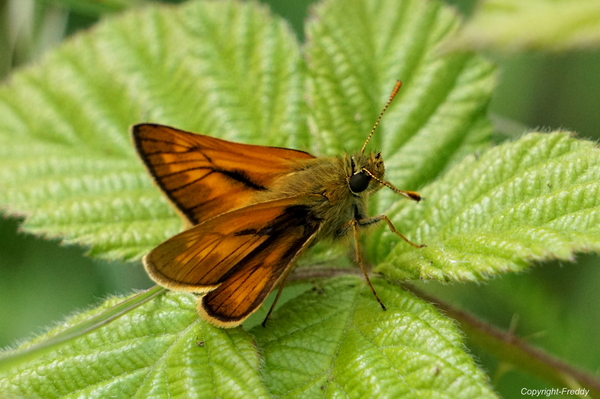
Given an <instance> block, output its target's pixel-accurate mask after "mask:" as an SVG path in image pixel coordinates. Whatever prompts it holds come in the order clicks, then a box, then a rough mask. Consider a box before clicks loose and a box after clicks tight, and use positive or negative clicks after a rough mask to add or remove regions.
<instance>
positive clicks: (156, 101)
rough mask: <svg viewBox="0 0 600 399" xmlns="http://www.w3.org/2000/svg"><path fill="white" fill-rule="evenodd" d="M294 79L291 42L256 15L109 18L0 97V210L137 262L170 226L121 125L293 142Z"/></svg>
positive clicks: (298, 132)
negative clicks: (154, 124) (157, 124)
mask: <svg viewBox="0 0 600 399" xmlns="http://www.w3.org/2000/svg"><path fill="white" fill-rule="evenodd" d="M231 27H235V29H231ZM302 85H303V75H302V61H301V59H300V53H299V49H298V45H297V43H296V41H295V38H294V37H293V35H292V33H291V32H290V31H289V29H288V27H287V25H286V24H285V23H284V22H283V21H281V20H278V19H273V18H272V17H271V16H270V15H269V13H268V12H267V10H266V9H265V8H263V7H260V6H257V5H253V4H239V3H235V2H229V3H215V2H193V3H190V4H188V5H186V6H183V7H180V8H148V9H145V10H136V11H134V12H131V13H129V14H127V15H124V16H122V17H120V18H116V19H108V20H107V21H106V22H105V23H102V24H99V25H98V27H97V28H96V29H95V30H93V31H91V32H88V33H85V34H82V35H79V36H77V37H76V38H75V39H73V40H71V41H69V42H68V43H66V44H65V45H63V46H62V47H61V48H59V49H58V50H57V51H55V52H53V53H52V55H50V56H49V57H48V58H47V59H45V60H44V62H42V63H41V64H40V65H37V66H35V67H33V68H30V69H27V70H24V71H21V72H20V73H16V74H15V75H14V76H13V78H12V79H11V81H10V82H9V84H7V85H5V86H4V87H2V88H1V89H0V143H2V146H1V148H0V170H1V172H0V184H2V187H3V189H2V190H0V202H1V203H2V204H4V206H6V207H7V208H8V211H9V212H14V213H19V214H26V215H27V216H28V218H27V220H26V223H25V224H24V226H23V227H24V229H25V230H26V231H29V232H32V233H36V234H45V235H47V236H52V237H60V238H63V239H64V240H65V241H66V242H71V243H79V244H83V245H89V246H90V247H91V254H93V255H95V256H99V257H103V258H109V259H114V258H126V259H128V258H138V257H140V256H141V255H143V254H145V253H146V252H148V251H149V250H150V249H151V248H152V247H153V246H155V245H156V244H158V243H159V242H161V241H163V240H165V239H166V238H168V237H170V236H172V235H174V234H175V233H177V232H178V231H179V230H180V229H181V221H180V220H179V218H178V217H177V216H176V214H175V212H174V210H173V209H172V208H171V206H170V205H169V204H167V202H166V201H165V200H164V198H163V196H162V194H161V193H160V192H159V191H158V190H157V189H156V188H155V187H154V186H153V185H152V183H151V182H150V179H149V177H148V175H147V173H146V172H145V171H144V169H143V166H142V163H141V161H140V160H139V159H138V158H137V157H136V155H135V153H134V150H133V146H132V144H131V142H130V139H129V137H128V136H129V132H128V131H129V126H130V125H132V124H134V123H139V122H142V121H148V122H160V123H164V124H171V125H174V126H177V127H179V128H184V129H189V130H193V131H198V132H204V133H207V134H211V135H216V136H221V137H225V138H227V139H232V140H239V141H246V142H255V143H258V144H273V145H279V146H291V147H302V146H306V145H307V143H308V135H307V130H306V127H305V122H304V120H303V119H302V118H301V114H302V113H303V111H302V110H303V107H304V105H303V102H302V94H303V93H302Z"/></svg>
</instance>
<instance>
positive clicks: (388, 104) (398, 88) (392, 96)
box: [360, 80, 402, 152]
mask: <svg viewBox="0 0 600 399" xmlns="http://www.w3.org/2000/svg"><path fill="white" fill-rule="evenodd" d="M400 87H402V81H400V80H398V81H396V86H395V87H394V90H392V94H391V95H390V98H389V99H388V101H387V103H386V104H385V107H383V110H382V111H381V113H380V114H379V118H377V121H375V125H374V126H373V129H371V133H369V137H367V140H365V143H364V144H363V146H362V149H361V150H360V152H365V148H366V147H367V144H369V140H371V137H373V133H375V129H377V126H379V122H380V121H381V118H382V117H383V114H384V113H385V111H386V110H387V109H388V107H389V106H390V104H391V103H392V100H393V99H394V97H396V94H398V91H399V90H400Z"/></svg>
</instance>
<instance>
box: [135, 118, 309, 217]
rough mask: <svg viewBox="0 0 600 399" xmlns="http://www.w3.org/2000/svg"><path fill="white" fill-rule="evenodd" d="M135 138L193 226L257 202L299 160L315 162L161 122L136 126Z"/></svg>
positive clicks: (160, 182)
mask: <svg viewBox="0 0 600 399" xmlns="http://www.w3.org/2000/svg"><path fill="white" fill-rule="evenodd" d="M132 136H133V141H134V143H135V146H136V148H137V151H138V153H139V155H140V157H141V158H142V160H143V161H144V163H145V164H146V166H147V168H148V170H149V171H150V173H151V174H152V176H153V177H154V179H155V181H156V183H157V184H158V185H159V187H160V188H161V189H162V191H163V192H164V193H165V194H166V195H167V196H168V197H169V199H170V200H171V201H172V202H173V204H174V205H175V206H176V207H177V208H178V209H179V211H180V212H181V213H182V214H183V215H184V216H185V217H186V218H187V219H188V221H189V222H190V224H191V225H195V224H198V223H201V222H203V221H205V220H208V219H210V218H212V217H214V216H217V215H220V214H222V213H225V212H228V211H230V210H232V209H237V208H241V207H243V206H246V205H249V204H251V203H253V202H254V195H255V194H256V193H257V192H260V191H265V190H269V188H270V186H271V184H272V183H273V182H274V181H275V180H276V179H277V178H278V177H279V176H281V175H284V174H287V173H290V172H292V171H293V170H294V167H295V165H296V163H295V161H297V160H301V159H311V158H314V157H313V156H312V155H310V154H308V153H306V152H303V151H297V150H291V149H286V148H278V147H265V146H258V145H249V144H239V143H233V142H230V141H226V140H221V139H217V138H214V137H209V136H205V135H201V134H195V133H190V132H185V131H183V130H179V129H175V128H172V127H168V126H163V125H155V124H139V125H136V126H134V127H133V128H132Z"/></svg>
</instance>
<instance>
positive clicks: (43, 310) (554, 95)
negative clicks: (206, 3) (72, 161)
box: [0, 0, 600, 398]
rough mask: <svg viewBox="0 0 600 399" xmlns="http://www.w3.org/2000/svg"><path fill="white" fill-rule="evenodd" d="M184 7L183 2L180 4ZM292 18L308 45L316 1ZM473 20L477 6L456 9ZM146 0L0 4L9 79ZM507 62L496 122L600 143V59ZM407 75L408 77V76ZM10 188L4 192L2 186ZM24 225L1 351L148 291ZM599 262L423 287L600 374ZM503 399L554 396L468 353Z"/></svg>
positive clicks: (140, 278) (12, 244) (0, 73)
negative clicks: (536, 393) (306, 33)
mask: <svg viewBox="0 0 600 399" xmlns="http://www.w3.org/2000/svg"><path fill="white" fill-rule="evenodd" d="M171 2H172V3H176V2H178V1H171ZM265 2H266V3H269V4H270V6H271V8H272V9H273V10H274V12H275V13H277V14H280V15H281V16H283V17H285V18H286V19H287V20H288V21H289V22H290V23H291V25H292V26H293V28H294V29H295V31H296V33H297V34H298V37H299V38H300V40H302V39H303V34H302V29H303V21H304V19H305V18H306V16H307V15H308V12H309V11H308V8H309V6H310V4H311V3H312V2H313V1H312V0H294V1H276V0H271V1H265ZM447 2H448V3H451V4H452V5H454V6H455V7H456V8H457V9H458V10H459V11H460V12H461V13H463V14H464V15H468V14H469V13H470V12H471V11H472V9H473V6H474V5H473V3H474V1H467V0H465V1H459V0H456V1H450V0H448V1H447ZM142 3H147V1H144V0H106V1H102V2H98V1H94V0H62V1H58V0H56V1H50V0H47V1H41V0H38V1H35V0H0V21H1V22H0V78H1V79H2V80H3V81H5V80H6V79H7V78H8V77H9V76H10V74H11V72H12V71H13V70H15V69H18V68H21V67H23V66H26V65H27V64H29V63H32V62H34V61H35V60H36V59H37V58H38V57H40V56H41V55H42V54H43V53H44V52H46V51H48V50H49V49H51V48H52V47H54V46H56V45H57V44H59V43H60V42H61V41H62V40H64V38H65V37H67V36H69V35H72V34H74V33H75V32H77V31H78V30H81V29H86V28H88V27H90V26H91V25H93V24H94V23H96V22H97V21H98V20H99V19H101V18H104V17H107V16H108V15H109V14H111V13H114V12H119V11H121V10H123V9H125V8H127V7H130V6H140V5H142ZM489 57H490V58H491V59H492V60H493V61H495V62H497V63H498V65H499V79H498V88H497V91H496V94H495V97H494V99H493V101H492V105H491V114H492V115H493V117H494V120H495V121H496V122H497V123H498V127H499V128H501V129H502V130H507V131H510V132H511V133H513V134H520V133H521V132H522V131H523V130H524V129H526V128H542V129H546V130H547V129H557V128H564V129H568V130H571V131H575V132H577V134H578V135H579V137H582V138H592V139H594V140H596V139H598V138H599V136H600V130H599V129H598V126H600V52H598V51H589V52H569V53H561V54H541V53H531V54H525V55H519V56H513V57H507V56H499V55H489ZM399 78H400V79H401V78H402V77H401V76H400V77H399ZM0 189H1V188H0ZM19 222H20V219H18V218H15V217H12V216H10V215H4V217H2V218H0V346H1V347H7V346H8V345H14V344H15V343H16V342H18V340H22V339H25V338H28V337H31V336H32V335H34V334H37V333H40V332H42V331H44V330H45V329H46V328H48V327H50V326H52V325H53V323H56V322H57V321H60V320H61V319H63V318H64V317H65V316H66V315H69V314H71V313H73V312H76V311H79V310H81V309H85V308H89V307H91V306H94V305H97V304H99V303H100V302H101V301H102V300H103V298H106V297H107V296H108V295H112V294H126V293H131V292H132V291H133V290H134V289H143V288H147V287H150V286H151V285H152V282H151V281H150V280H149V279H148V277H147V276H146V274H145V272H144V271H143V269H142V267H141V265H140V264H137V263H136V264H131V263H127V264H126V263H118V262H102V261H97V260H94V259H90V258H87V257H85V256H84V254H85V249H84V248H80V247H75V246H62V245H61V244H60V242H58V241H49V240H45V239H43V238H39V237H34V236H31V235H27V234H24V233H20V232H19ZM599 265H600V262H599V259H598V257H597V256H591V255H586V256H580V257H579V258H578V262H577V263H576V264H568V263H563V264H559V263H545V264H543V265H537V266H536V267H534V268H533V269H532V270H531V271H529V272H527V273H523V274H520V275H507V276H504V277H502V278H496V279H494V280H492V281H490V282H489V283H487V284H485V285H476V284H457V285H453V286H442V285H439V284H436V283H427V284H421V287H422V288H424V289H426V290H427V291H429V292H432V293H434V294H435V295H438V296H439V297H440V298H443V299H444V300H447V301H449V302H450V303H452V304H455V305H456V306H458V307H460V308H463V309H467V310H469V311H471V312H473V313H474V314H476V315H478V316H479V317H481V318H482V319H483V320H486V321H488V322H491V323H493V324H494V325H496V326H498V327H500V328H503V329H508V328H509V327H510V326H511V325H512V327H514V328H515V331H516V334H518V335H520V336H523V337H526V338H527V340H528V341H529V342H530V343H532V344H534V345H536V346H540V347H542V348H544V349H545V350H547V351H549V352H550V353H552V354H555V355H557V356H559V357H561V358H563V359H566V360H568V361H569V362H571V363H573V364H576V365H578V366H580V367H584V368H586V369H587V370H589V371H591V372H593V373H596V374H598V373H600V350H598V349H592V348H597V344H596V339H595V338H596V337H597V336H599V335H600V289H598V287H600V268H599V267H598V266H599ZM471 350H472V352H473V353H474V355H475V356H476V357H477V358H478V361H479V363H480V364H481V365H482V367H483V368H484V369H485V370H486V371H487V372H488V374H489V375H490V377H492V382H493V384H494V385H495V386H496V388H497V389H498V390H499V392H500V393H501V395H502V396H504V397H506V398H510V397H515V398H516V397H521V394H520V389H521V388H522V387H526V388H531V389H536V388H545V387H548V385H547V384H546V383H544V382H543V381H540V380H537V379H535V378H533V377H531V376H529V375H527V374H524V373H522V372H515V371H514V370H512V369H511V368H510V367H508V366H507V365H503V364H499V363H498V361H497V359H495V358H493V357H491V356H489V355H488V354H486V353H485V352H482V351H481V350H480V349H479V348H477V347H472V348H471Z"/></svg>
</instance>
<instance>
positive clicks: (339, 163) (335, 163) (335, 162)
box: [257, 152, 385, 239]
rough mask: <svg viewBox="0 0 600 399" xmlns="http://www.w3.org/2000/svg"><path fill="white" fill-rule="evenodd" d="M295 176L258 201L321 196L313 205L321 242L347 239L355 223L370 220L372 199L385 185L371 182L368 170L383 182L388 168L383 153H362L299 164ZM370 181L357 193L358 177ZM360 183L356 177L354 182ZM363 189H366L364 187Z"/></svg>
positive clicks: (277, 185) (316, 159) (315, 159)
mask: <svg viewBox="0 0 600 399" xmlns="http://www.w3.org/2000/svg"><path fill="white" fill-rule="evenodd" d="M294 169H295V170H294V172H292V173H289V174H287V175H284V176H282V177H281V178H279V179H278V180H277V181H276V182H275V183H274V184H273V186H272V188H271V189H270V190H269V191H267V192H262V193H261V194H260V195H259V196H258V197H257V201H258V202H262V201H268V200H275V199H280V198H285V197H295V196H307V197H308V196H312V198H314V197H315V195H319V196H321V197H322V201H317V204H316V205H315V204H312V205H311V216H312V218H313V219H314V220H315V221H318V222H319V223H321V227H320V233H319V236H320V238H329V239H339V238H342V237H344V236H345V235H346V234H347V233H348V231H349V229H348V226H349V225H348V223H349V222H350V221H351V220H352V219H357V220H359V219H364V218H367V217H368V212H367V208H368V198H369V196H370V195H371V194H372V193H373V192H374V191H376V190H378V189H379V188H381V184H380V183H379V182H377V180H375V179H373V178H371V176H370V175H369V174H367V173H366V172H365V171H364V170H365V169H366V170H367V171H368V172H370V173H371V174H372V175H373V176H375V177H376V178H377V179H380V180H381V179H383V175H384V173H385V168H384V164H383V159H382V158H381V155H380V154H379V153H370V154H363V153H361V152H358V153H355V154H353V155H352V156H351V155H348V154H346V155H344V156H341V157H329V158H313V159H308V160H300V161H297V164H296V166H295V168H294ZM358 174H360V175H364V176H361V177H362V180H365V179H366V188H364V189H362V190H357V189H356V188H355V189H354V190H353V188H352V185H351V182H352V180H351V179H352V177H353V176H355V175H358ZM354 179H356V177H355V178H354ZM360 188H362V187H360Z"/></svg>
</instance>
